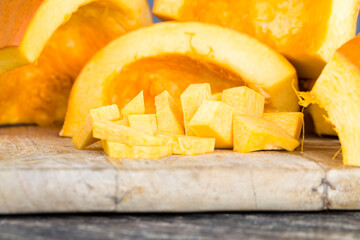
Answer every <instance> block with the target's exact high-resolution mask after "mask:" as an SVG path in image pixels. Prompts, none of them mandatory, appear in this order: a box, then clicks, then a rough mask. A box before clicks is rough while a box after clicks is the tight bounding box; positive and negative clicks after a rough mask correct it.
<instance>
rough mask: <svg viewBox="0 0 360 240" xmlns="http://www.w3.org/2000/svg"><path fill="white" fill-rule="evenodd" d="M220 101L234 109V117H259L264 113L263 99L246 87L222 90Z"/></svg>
mask: <svg viewBox="0 0 360 240" xmlns="http://www.w3.org/2000/svg"><path fill="white" fill-rule="evenodd" d="M222 101H223V102H224V103H226V104H228V105H229V106H232V107H234V110H235V112H234V115H235V116H255V117H261V116H262V115H263V113H264V105H265V97H264V96H263V95H261V94H260V93H257V92H255V91H254V90H252V89H250V88H248V87H236V88H229V89H226V90H224V91H223V93H222Z"/></svg>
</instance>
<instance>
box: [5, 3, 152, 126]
mask: <svg viewBox="0 0 360 240" xmlns="http://www.w3.org/2000/svg"><path fill="white" fill-rule="evenodd" d="M151 22H152V20H151V13H150V10H149V8H148V5H147V2H146V0H131V1H129V0H111V1H108V0H96V1H95V0H62V1H60V0H28V1H24V0H5V1H0V75H1V76H0V86H1V87H0V109H1V111H0V124H14V123H37V124H40V125H48V124H62V123H63V121H64V116H65V112H66V109H67V102H68V96H69V94H70V90H71V86H72V83H73V81H74V80H75V78H76V76H77V75H78V74H79V72H80V70H81V69H82V68H83V67H84V65H85V63H86V62H87V61H88V60H89V59H90V58H91V57H92V56H93V55H94V54H95V53H96V52H97V51H98V50H100V49H101V48H102V47H104V46H105V45H106V44H108V43H109V42H110V41H111V40H113V39H115V38H117V37H119V36H121V35H123V34H124V33H126V32H128V31H132V30H134V29H137V28H139V27H142V26H145V25H148V24H151ZM87 100H88V99H82V101H87ZM89 110H90V109H88V111H87V113H88V112H89Z"/></svg>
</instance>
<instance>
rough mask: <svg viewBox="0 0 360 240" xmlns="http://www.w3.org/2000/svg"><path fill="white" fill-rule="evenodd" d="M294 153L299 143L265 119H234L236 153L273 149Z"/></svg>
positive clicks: (241, 117)
mask: <svg viewBox="0 0 360 240" xmlns="http://www.w3.org/2000/svg"><path fill="white" fill-rule="evenodd" d="M274 146H275V147H278V148H281V149H286V150H288V151H294V150H295V148H297V147H298V146H299V141H298V140H296V139H295V138H293V137H291V136H290V135H289V134H287V133H286V132H285V131H284V130H282V129H281V128H280V127H278V126H277V125H276V124H275V123H273V122H271V121H269V120H266V119H264V118H258V117H249V116H235V117H234V151H235V152H241V153H247V152H253V151H259V150H267V149H273V147H274Z"/></svg>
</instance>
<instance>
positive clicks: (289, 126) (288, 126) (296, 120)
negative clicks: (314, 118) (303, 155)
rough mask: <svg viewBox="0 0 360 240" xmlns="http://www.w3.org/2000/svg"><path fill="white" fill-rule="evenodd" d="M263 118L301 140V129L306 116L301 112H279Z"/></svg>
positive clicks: (267, 114) (268, 114) (266, 114)
mask: <svg viewBox="0 0 360 240" xmlns="http://www.w3.org/2000/svg"><path fill="white" fill-rule="evenodd" d="M263 118H265V119H267V120H269V121H271V122H273V123H275V124H276V125H277V126H279V127H280V128H282V129H283V130H285V132H287V133H288V134H289V135H290V136H291V137H293V138H295V139H299V138H300V134H301V129H302V126H303V121H304V114H303V113H301V112H279V113H264V115H263Z"/></svg>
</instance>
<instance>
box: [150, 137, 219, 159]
mask: <svg viewBox="0 0 360 240" xmlns="http://www.w3.org/2000/svg"><path fill="white" fill-rule="evenodd" d="M157 136H159V137H161V138H162V139H163V141H164V143H165V145H170V146H171V147H172V153H173V154H178V155H199V154H205V153H212V152H214V149H215V138H200V137H193V136H184V135H176V134H168V133H157Z"/></svg>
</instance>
